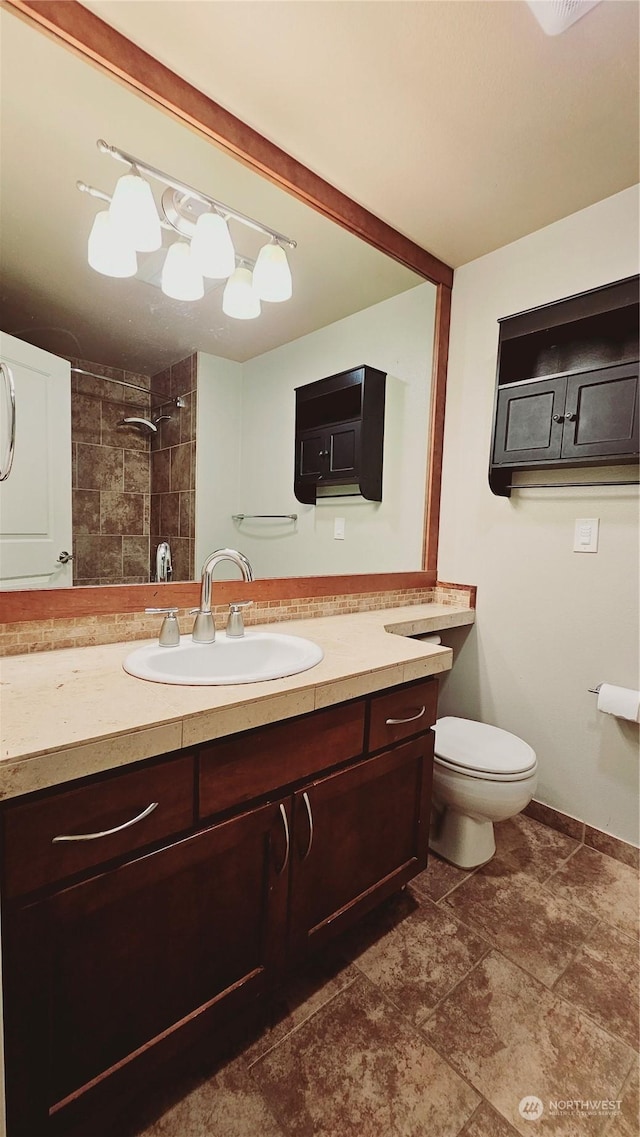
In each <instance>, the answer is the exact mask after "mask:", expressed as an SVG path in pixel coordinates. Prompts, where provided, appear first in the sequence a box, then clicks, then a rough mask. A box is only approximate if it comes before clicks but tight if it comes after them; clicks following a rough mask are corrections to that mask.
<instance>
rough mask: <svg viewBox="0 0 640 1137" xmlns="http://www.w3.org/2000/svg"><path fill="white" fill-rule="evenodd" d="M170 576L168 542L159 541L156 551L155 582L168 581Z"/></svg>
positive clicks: (171, 569)
mask: <svg viewBox="0 0 640 1137" xmlns="http://www.w3.org/2000/svg"><path fill="white" fill-rule="evenodd" d="M172 576H173V565H172V563H171V548H170V546H169V542H168V541H161V542H160V544H159V545H158V548H157V549H156V580H157V581H168V580H171V578H172Z"/></svg>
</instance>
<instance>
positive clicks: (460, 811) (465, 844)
mask: <svg viewBox="0 0 640 1137" xmlns="http://www.w3.org/2000/svg"><path fill="white" fill-rule="evenodd" d="M435 734H436V740H435V759H434V767H433V807H434V808H433V813H432V818H431V833H430V836H429V846H430V848H432V849H433V850H434V852H436V853H438V855H439V856H441V857H444V859H445V860H447V861H451V863H452V864H454V865H459V867H460V868H463V869H470V868H475V867H476V866H477V865H482V864H484V863H485V861H488V860H490V859H491V857H492V856H493V854H494V853H495V851H496V842H495V838H494V834H493V823H494V821H506V819H507V818H508V817H514V816H515V814H516V813H520V811H521V810H523V809H524V808H525V806H526V805H528V804H529V802H530V801H531V798H532V797H533V795H534V793H535V789H536V784H537V781H538V761H537V758H536V755H535V751H533V750H532V749H531V747H530V746H528V745H527V743H526V742H523V741H522V739H521V738H518V737H517V736H516V735H515V734H509V732H508V731H506V730H500V729H499V728H498V727H497V726H488V725H487V724H486V723H483V722H475V721H474V720H473V719H459V718H451V717H448V718H442V719H438V721H437V722H436V725H435Z"/></svg>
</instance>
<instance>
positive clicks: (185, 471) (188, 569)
mask: <svg viewBox="0 0 640 1137" xmlns="http://www.w3.org/2000/svg"><path fill="white" fill-rule="evenodd" d="M196 366H197V357H196V356H195V355H192V356H189V357H188V358H187V359H182V360H180V362H179V363H174V364H172V365H171V367H167V368H166V369H165V370H164V371H160V372H159V373H158V374H157V375H153V376H152V377H151V391H152V393H153V401H154V405H155V406H158V405H159V403H160V400H161V399H170V400H174V399H176V398H178V397H180V398H181V399H182V401H183V402H184V404H185V405H184V406H183V407H181V408H179V407H176V406H175V404H174V403H169V404H168V405H167V406H165V407H163V408H162V410H161V413H162V414H166V415H169V416H170V417H169V418H168V419H167V420H166V421H163V422H161V423H160V424H159V430H158V433H157V434H154V435H153V437H152V440H151V530H150V531H151V552H152V559H153V557H154V552H155V549H156V548H157V546H158V544H159V542H160V541H168V542H169V544H170V546H171V554H172V558H173V579H174V580H193V579H194V578H195V568H194V565H195V556H194V550H195V530H194V517H195V497H196V494H195V489H196Z"/></svg>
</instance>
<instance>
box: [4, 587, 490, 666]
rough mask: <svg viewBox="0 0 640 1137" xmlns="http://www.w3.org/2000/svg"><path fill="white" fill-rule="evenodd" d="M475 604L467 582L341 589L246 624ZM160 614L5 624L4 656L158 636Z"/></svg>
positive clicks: (184, 625)
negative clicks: (419, 606)
mask: <svg viewBox="0 0 640 1137" xmlns="http://www.w3.org/2000/svg"><path fill="white" fill-rule="evenodd" d="M429 601H433V602H436V603H439V604H469V605H470V606H472V607H473V606H474V605H475V589H473V588H467V587H465V586H463V585H459V586H457V585H450V584H446V585H442V586H440V585H436V586H435V587H434V588H405V589H394V590H386V591H382V592H359V593H350V594H346V593H338V594H336V595H334V596H310V597H297V598H296V599H293V600H269V601H267V602H260V601H258V602H257V603H256V604H255V605H254V606H253V607H251V608H248V609H246V611H245V623H246V624H247V625H250V624H266V623H269V622H271V621H275V620H303V619H309V618H311V617H314V616H343V615H346V614H347V613H350V612H371V611H374V610H376V609H381V608H401V607H404V605H407V604H426V603H428V602H429ZM213 612H214V615H215V617H216V622H217V624H218V626H219V627H220V626H221V625H223V624H224V620H225V619H226V615H227V612H228V605H227V604H220V605H217V606H215V607H214V608H213ZM178 619H179V621H180V627H181V630H182V631H183V632H190V631H191V627H192V624H193V616H191V615H190V614H189V610H188V609H186V608H185V609H182V610H181V611H180V612H179V614H178ZM158 629H159V617H158V616H147V615H145V614H144V613H141V612H120V613H116V614H109V615H106V616H75V617H73V618H71V619H49V620H30V621H25V622H22V623H6V624H0V656H3V655H21V654H23V653H25V652H39V651H53V650H55V649H57V648H64V647H87V646H90V645H93V644H105V643H118V642H120V641H124V640H143V639H150V638H151V637H153V636H154V635H157V633H158Z"/></svg>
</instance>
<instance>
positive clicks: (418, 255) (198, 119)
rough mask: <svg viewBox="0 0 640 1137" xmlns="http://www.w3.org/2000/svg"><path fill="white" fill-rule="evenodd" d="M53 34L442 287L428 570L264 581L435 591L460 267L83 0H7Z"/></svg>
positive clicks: (4, 603) (307, 592)
mask: <svg viewBox="0 0 640 1137" xmlns="http://www.w3.org/2000/svg"><path fill="white" fill-rule="evenodd" d="M3 2H4V4H5V6H7V7H11V8H14V9H15V10H17V11H18V12H19V13H21V14H22V15H23V16H24V17H26V18H27V19H28V20H29V21H30V22H33V23H35V24H36V25H37V26H39V27H40V28H41V29H42V30H43V31H45V32H48V33H50V34H52V35H53V36H54V37H56V38H58V39H60V40H62V41H63V42H64V43H66V44H67V45H68V46H70V47H72V48H74V49H75V50H76V51H78V52H79V53H80V54H81V55H84V56H85V57H87V58H89V59H91V60H93V61H94V62H95V63H98V64H99V65H100V66H101V67H102V68H104V69H105V70H106V71H108V72H110V73H111V74H112V75H114V76H116V77H117V78H118V79H121V80H123V81H124V82H125V83H127V84H128V85H129V86H131V87H133V88H134V89H135V90H137V91H138V92H140V93H141V94H143V95H145V96H147V97H148V98H150V99H151V100H152V101H153V102H155V103H157V104H159V105H160V106H162V107H164V108H165V110H167V111H169V112H170V113H171V114H172V115H173V116H175V117H176V118H178V119H180V120H182V121H183V122H185V123H187V124H188V125H189V126H191V127H195V128H196V129H197V130H198V131H199V132H200V133H201V134H203V135H204V136H205V137H208V138H210V139H211V140H212V141H213V142H215V143H216V144H217V145H218V146H220V147H222V149H224V150H225V151H226V152H227V153H229V154H232V155H233V156H234V157H236V158H237V159H239V161H241V162H243V163H244V164H245V165H247V166H249V167H250V168H252V169H254V170H255V171H257V172H258V173H259V174H262V175H263V176H264V177H267V178H268V179H269V180H270V181H271V182H273V183H274V184H275V185H277V186H280V187H281V188H282V189H284V190H286V191H287V192H288V193H290V194H293V195H294V196H295V197H297V198H298V199H299V200H300V201H303V202H306V203H307V205H310V206H311V207H312V208H313V209H315V210H317V211H318V212H319V213H321V214H323V215H324V216H325V217H328V218H330V219H331V220H332V221H335V222H336V224H338V225H341V226H342V227H343V228H344V229H346V230H348V231H349V232H350V233H353V234H355V235H356V236H358V237H361V238H362V239H363V240H365V241H367V242H368V243H369V244H370V245H373V246H374V248H376V249H379V250H380V252H383V253H386V254H387V255H388V256H390V257H393V258H394V259H395V260H396V261H399V262H400V263H401V264H403V265H406V267H407V268H410V269H413V270H414V272H416V273H419V274H420V275H421V276H423V277H424V278H425V280H429V281H431V282H432V283H433V284H435V285H436V288H437V299H436V323H435V334H434V352H433V366H432V393H431V413H430V423H429V429H430V443H431V444H430V447H429V461H428V467H427V486H426V496H425V520H424V533H423V561H422V564H423V567H422V570H420V571H415V572H402V573H367V574H358V575H354V576H315V577H314V576H309V577H288V578H287V577H282V578H279V579H276V578H273V579H268V580H256V581H255V582H254V583H253V584H252V585H251V595H252V597H253V598H254V599H256V600H262V601H267V600H286V599H290V598H294V597H297V596H305V597H313V596H331V595H336V594H338V593H343V594H344V593H358V592H372V591H385V590H387V589H396V588H398V589H403V588H428V587H431V586H432V585H434V584H435V583H436V568H437V554H438V528H439V518H440V481H441V470H442V446H443V434H444V406H445V392H446V373H447V355H448V345H449V321H450V310H451V287H452V284H453V269H451V268H450V267H449V266H448V265H446V264H444V263H443V262H442V261H440V260H438V259H437V258H436V257H434V256H432V255H431V253H428V252H427V251H426V250H425V249H423V248H421V247H420V246H419V245H416V244H415V243H414V242H413V241H410V240H409V239H408V238H407V237H404V236H403V235H402V234H401V233H398V232H397V230H395V229H393V228H392V227H391V226H390V225H387V224H386V223H385V222H384V221H380V219H379V218H377V217H375V216H374V215H373V214H372V213H369V212H368V210H366V209H364V208H363V207H362V206H360V205H358V204H357V203H356V202H354V201H352V200H351V199H350V198H349V197H347V196H346V195H345V194H343V193H341V192H340V191H339V190H337V189H335V188H334V187H333V186H331V185H330V184H329V183H328V182H325V181H324V180H323V179H322V178H320V177H318V175H317V174H314V173H313V172H312V171H311V170H308V169H307V168H306V166H303V165H302V164H301V163H300V162H297V161H296V160H295V159H294V158H291V157H290V156H289V155H288V154H286V153H285V151H284V150H281V149H280V148H279V147H278V146H275V145H274V144H273V143H272V142H269V141H268V139H266V138H264V137H263V136H262V135H261V134H258V132H257V131H255V130H253V129H252V127H250V126H247V125H246V124H245V123H244V122H242V121H241V120H240V119H238V118H236V117H235V115H232V114H230V113H229V111H227V110H225V109H224V108H223V107H221V106H220V105H219V104H218V103H216V102H214V101H213V100H212V99H210V98H208V96H206V95H204V94H203V93H202V92H201V91H198V90H197V89H196V88H195V87H192V86H191V85H190V84H189V83H187V82H186V81H185V80H184V79H181V78H180V76H178V75H176V74H175V73H174V72H173V71H170V70H169V68H167V67H165V66H164V65H163V64H162V63H160V62H158V60H157V59H154V57H153V56H151V55H149V54H148V53H147V52H145V51H143V50H142V49H141V48H139V47H137V46H136V45H135V44H134V43H132V42H131V41H130V40H128V39H126V37H125V36H123V35H121V34H120V33H119V32H117V31H115V29H114V28H112V27H110V25H109V24H106V23H105V22H104V21H103V20H101V19H99V18H98V17H97V16H95V15H94V14H93V13H92V12H90V11H89V9H87V8H84V7H83V6H82V4H80V3H77V2H76V0H3ZM237 591H238V583H237V582H235V581H228V582H225V581H220V582H219V583H217V584H216V593H217V595H216V599H217V600H218V602H220V603H225V602H228V601H229V600H232V599H233V598H234V596H235V594H236V593H237ZM198 596H199V583H197V582H193V581H186V582H181V583H176V584H161V585H158V584H135V585H109V586H108V587H107V586H104V587H84V588H53V589H24V590H16V591H14V592H11V591H8V592H2V593H0V623H13V622H17V621H24V620H42V619H50V618H52V617H64V618H70V617H74V616H85V615H89V614H93V615H107V614H110V613H118V612H134V611H140V610H141V609H143V608H145V607H152V606H155V605H157V604H158V602H159V601H160V600H161V601H162V604H163V605H165V606H168V605H175V606H176V607H179V608H188V607H191V606H192V605H194V604H196V603H197V600H198Z"/></svg>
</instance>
